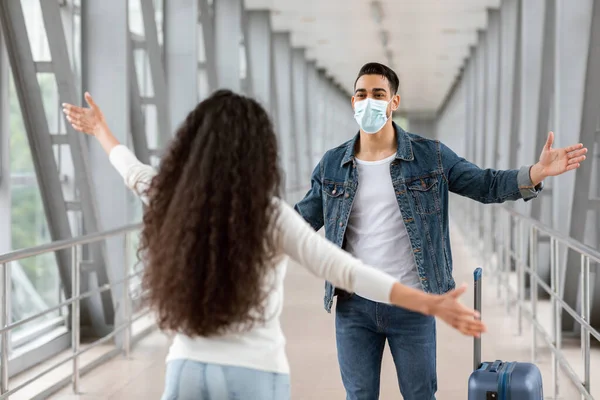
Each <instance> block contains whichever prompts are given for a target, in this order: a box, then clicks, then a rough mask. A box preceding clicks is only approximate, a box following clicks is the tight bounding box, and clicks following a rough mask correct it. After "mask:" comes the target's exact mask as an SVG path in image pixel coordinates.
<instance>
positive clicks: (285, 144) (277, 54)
mask: <svg viewBox="0 0 600 400" xmlns="http://www.w3.org/2000/svg"><path fill="white" fill-rule="evenodd" d="M273 56H274V65H275V70H274V78H275V87H276V88H277V126H278V133H279V146H280V148H281V160H282V164H283V169H284V172H285V188H286V191H287V192H289V191H290V189H292V188H294V187H296V186H297V185H298V173H297V171H298V170H297V168H298V164H297V156H296V151H295V150H296V146H295V139H294V118H293V106H292V48H291V44H290V34H289V33H287V32H286V33H283V32H278V33H274V34H273Z"/></svg>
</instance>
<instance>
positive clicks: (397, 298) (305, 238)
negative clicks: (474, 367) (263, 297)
mask: <svg viewBox="0 0 600 400" xmlns="http://www.w3.org/2000/svg"><path fill="white" fill-rule="evenodd" d="M276 201H277V202H278V210H279V215H278V217H277V222H276V223H275V229H274V234H276V235H278V239H279V240H281V245H282V247H283V251H284V252H285V253H286V254H287V255H289V256H290V257H291V258H292V259H293V260H294V261H296V262H297V263H299V264H300V265H302V266H303V267H305V268H306V269H308V270H309V271H310V272H312V273H313V274H314V275H316V276H318V277H320V278H323V279H326V280H328V281H330V282H331V283H333V285H334V286H337V287H339V288H341V289H344V290H347V291H349V292H359V293H364V294H365V295H368V297H369V298H371V299H373V300H375V301H379V302H384V303H389V304H393V305H395V306H399V307H403V308H406V309H409V310H411V311H416V312H420V313H422V314H425V315H434V316H436V317H439V318H440V319H442V320H444V322H446V323H448V324H450V325H451V326H453V327H454V328H455V329H458V330H459V331H460V332H462V333H463V334H466V335H471V336H478V335H479V334H480V333H481V332H484V331H485V326H484V325H483V323H482V322H481V321H479V320H477V316H478V315H477V313H476V311H475V310H472V309H470V308H468V307H465V306H464V305H462V304H461V303H460V302H459V300H458V298H459V297H460V295H462V294H463V293H464V292H465V290H466V286H464V285H463V286H462V287H460V288H459V289H457V290H454V291H451V292H449V293H446V294H444V295H433V294H428V293H425V292H423V291H421V290H417V289H413V288H410V287H408V286H406V285H402V284H401V283H400V282H398V281H397V280H396V279H394V278H393V277H391V276H390V275H388V274H386V273H384V272H382V271H379V270H377V269H375V268H373V267H371V266H368V265H365V264H364V263H362V262H361V261H360V260H358V259H357V258H355V257H353V256H351V255H350V254H348V253H347V252H345V251H343V250H342V249H339V248H338V247H337V246H335V245H334V244H333V243H331V242H330V241H328V240H327V239H325V238H324V237H322V236H320V235H319V234H318V233H316V232H315V231H314V230H313V229H312V228H311V227H310V226H309V225H308V224H307V223H306V222H305V221H304V220H303V219H302V217H300V215H298V214H297V213H296V212H295V211H294V210H293V209H292V208H291V207H290V206H289V205H287V204H286V203H285V202H284V201H283V200H280V199H277V200H276Z"/></svg>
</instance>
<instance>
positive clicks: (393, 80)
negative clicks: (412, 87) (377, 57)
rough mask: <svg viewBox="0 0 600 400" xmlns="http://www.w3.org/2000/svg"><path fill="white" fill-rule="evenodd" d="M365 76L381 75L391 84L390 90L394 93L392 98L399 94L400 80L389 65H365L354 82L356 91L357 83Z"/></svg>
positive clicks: (373, 63)
mask: <svg viewBox="0 0 600 400" xmlns="http://www.w3.org/2000/svg"><path fill="white" fill-rule="evenodd" d="M363 75H380V76H383V77H385V78H386V79H387V80H388V82H389V83H390V90H391V92H392V96H394V95H395V94H396V93H398V87H399V86H400V80H399V79H398V75H396V73H395V72H394V71H393V70H392V69H391V68H390V67H388V66H387V65H383V64H380V63H375V62H372V63H368V64H365V65H363V67H362V68H361V69H360V72H359V73H358V76H357V77H356V80H355V81H354V89H356V82H358V80H359V79H360V77H361V76H363Z"/></svg>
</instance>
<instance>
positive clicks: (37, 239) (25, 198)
mask: <svg viewBox="0 0 600 400" xmlns="http://www.w3.org/2000/svg"><path fill="white" fill-rule="evenodd" d="M43 92H44V91H43ZM8 97H9V124H10V128H9V134H10V166H11V242H12V246H11V247H12V248H13V249H21V248H27V247H32V246H37V245H40V244H43V243H48V242H50V241H51V239H50V234H49V231H48V225H47V222H46V218H45V214H44V207H43V203H42V199H41V195H40V191H39V187H38V184H37V180H36V178H35V170H34V166H33V161H32V155H31V151H30V149H29V143H28V139H27V134H26V132H25V127H24V124H23V118H22V114H21V110H20V106H19V101H18V98H17V93H16V90H15V86H14V82H13V80H12V77H11V79H10V86H9V96H8ZM11 271H12V304H11V312H12V315H11V320H12V321H13V322H16V321H18V320H21V319H23V318H27V317H28V316H31V315H33V314H36V313H39V312H41V311H44V310H45V309H47V308H49V307H52V306H55V305H57V304H58V303H59V301H60V296H61V285H60V278H59V275H58V268H57V265H56V260H55V258H54V255H53V254H46V255H41V256H38V257H32V258H29V259H26V260H21V261H19V262H15V263H12V265H11ZM59 316H60V312H59V311H56V312H53V313H50V314H47V315H46V316H44V317H43V318H40V319H38V320H35V321H32V322H30V323H28V324H25V325H23V326H21V327H20V328H18V329H16V330H15V331H14V335H12V336H13V340H15V339H16V338H18V337H19V335H20V334H22V333H23V332H26V331H30V330H31V329H34V328H36V327H40V326H42V325H43V324H45V323H47V322H48V321H49V320H51V319H52V318H56V317H59Z"/></svg>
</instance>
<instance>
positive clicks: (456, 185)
mask: <svg viewBox="0 0 600 400" xmlns="http://www.w3.org/2000/svg"><path fill="white" fill-rule="evenodd" d="M553 142H554V134H553V133H552V132H550V133H549V134H548V140H547V141H546V144H545V145H544V148H543V150H542V154H541V155H540V160H539V161H538V162H537V163H536V164H534V165H532V166H525V167H522V168H521V169H520V170H506V171H499V170H494V169H489V168H488V169H481V168H479V167H478V166H476V165H475V164H473V163H471V162H469V161H467V160H465V159H464V158H462V157H459V156H458V155H456V154H455V153H454V152H453V151H452V150H450V149H449V148H448V147H446V146H445V145H444V144H441V143H440V149H439V151H440V157H441V160H442V165H443V168H444V175H445V177H446V179H447V180H448V186H449V189H450V191H451V192H453V193H457V194H460V195H462V196H465V197H469V198H471V199H473V200H476V201H479V202H481V203H502V202H504V201H507V200H518V199H523V200H525V201H528V200H531V199H533V198H535V197H537V196H538V194H539V192H540V191H541V190H542V182H543V181H544V179H546V178H547V177H549V176H557V175H561V174H563V173H565V172H567V171H572V170H575V169H577V168H579V166H580V165H581V162H583V161H584V160H585V158H586V157H585V154H586V153H587V148H584V147H583V144H581V143H579V144H575V145H572V146H568V147H565V148H561V149H553V148H552V144H553Z"/></svg>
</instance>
